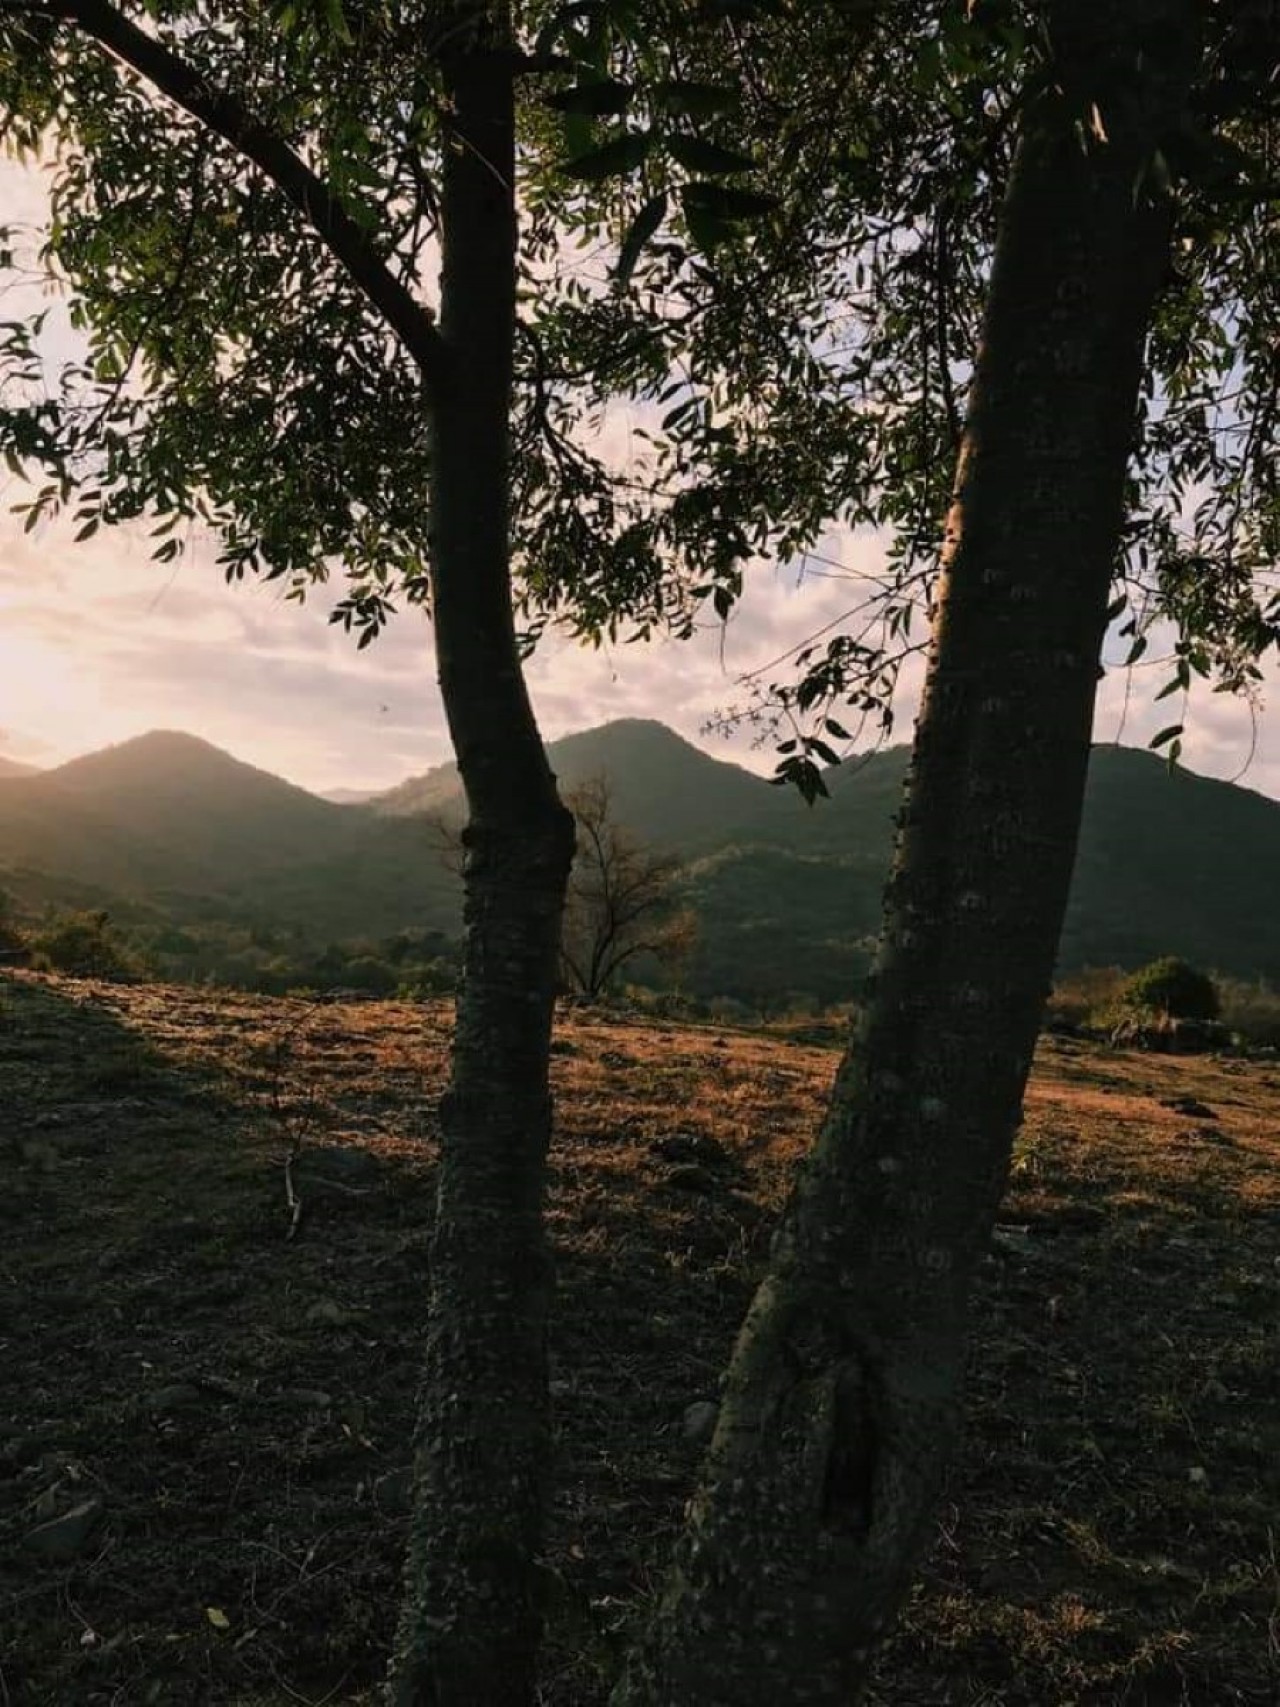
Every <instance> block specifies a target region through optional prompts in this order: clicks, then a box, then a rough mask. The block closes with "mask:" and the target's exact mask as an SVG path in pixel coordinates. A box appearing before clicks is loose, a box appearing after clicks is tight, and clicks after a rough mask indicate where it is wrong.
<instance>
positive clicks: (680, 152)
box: [667, 136, 756, 175]
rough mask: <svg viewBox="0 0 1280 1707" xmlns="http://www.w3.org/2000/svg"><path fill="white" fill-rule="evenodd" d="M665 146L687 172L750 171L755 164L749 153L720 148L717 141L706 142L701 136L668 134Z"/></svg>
mask: <svg viewBox="0 0 1280 1707" xmlns="http://www.w3.org/2000/svg"><path fill="white" fill-rule="evenodd" d="M667 147H668V148H669V149H670V151H671V157H672V159H673V160H678V161H679V163H680V164H681V165H682V166H683V167H684V168H685V170H686V171H689V172H709V173H711V174H713V175H715V174H720V173H728V172H750V171H753V170H754V169H755V165H756V162H755V161H754V160H753V159H752V158H751V156H750V155H749V154H739V153H738V151H737V149H736V148H722V147H721V146H720V144H719V143H718V142H708V141H707V140H706V138H705V137H701V136H669V137H668V138H667Z"/></svg>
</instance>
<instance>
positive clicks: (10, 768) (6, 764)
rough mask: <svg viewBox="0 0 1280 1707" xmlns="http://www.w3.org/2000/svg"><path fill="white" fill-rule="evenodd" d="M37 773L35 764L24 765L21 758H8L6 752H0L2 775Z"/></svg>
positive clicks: (0, 772)
mask: <svg viewBox="0 0 1280 1707" xmlns="http://www.w3.org/2000/svg"><path fill="white" fill-rule="evenodd" d="M37 774H38V772H37V767H36V766H35V765H24V764H23V763H22V762H21V760H19V759H6V758H5V756H4V754H3V753H0V777H6V776H36V775H37Z"/></svg>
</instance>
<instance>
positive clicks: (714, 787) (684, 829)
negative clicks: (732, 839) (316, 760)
mask: <svg viewBox="0 0 1280 1707" xmlns="http://www.w3.org/2000/svg"><path fill="white" fill-rule="evenodd" d="M548 753H549V756H550V759H551V766H552V769H553V770H554V771H555V773H556V778H557V780H558V782H559V784H560V788H561V790H562V791H563V792H572V790H573V789H575V788H579V787H581V785H582V784H583V783H584V782H589V781H592V780H593V779H594V778H596V777H599V776H605V777H607V778H608V781H609V788H610V797H611V801H612V805H613V808H614V812H615V815H616V816H617V818H618V819H619V820H620V821H621V822H622V823H625V824H627V825H628V826H629V827H630V828H631V829H633V830H634V831H635V832H636V834H637V835H640V836H643V837H644V838H645V840H646V841H654V842H661V843H662V844H663V846H664V847H669V848H672V849H675V850H686V849H693V848H710V847H714V846H716V845H718V844H719V843H720V842H722V841H723V840H724V838H725V837H726V836H732V835H733V834H734V832H735V831H736V830H737V829H738V828H739V827H740V826H748V825H754V824H755V823H756V822H757V821H758V820H759V819H760V817H761V814H762V813H764V814H766V815H767V814H768V813H769V811H770V805H769V802H776V803H777V804H779V805H781V804H782V803H781V801H779V800H777V795H776V791H775V790H774V789H772V788H771V787H770V786H769V784H768V783H766V782H765V781H764V780H763V779H762V778H760V777H758V776H754V775H753V774H752V773H751V772H750V771H747V770H743V768H742V767H741V765H735V764H730V763H727V762H726V761H724V760H721V759H713V758H711V757H710V756H709V755H708V754H706V753H703V752H701V751H699V749H698V748H697V747H694V746H692V745H691V744H690V743H689V742H688V741H685V740H683V739H682V738H681V737H680V736H679V735H677V734H676V733H675V732H674V731H673V730H671V729H668V728H667V727H666V725H665V724H662V723H656V722H653V721H651V720H648V719H643V718H620V719H619V720H618V721H617V722H614V723H606V724H604V725H602V726H601V727H600V728H598V729H586V730H583V731H582V732H580V733H579V734H576V735H566V736H564V738H563V739H562V740H559V741H553V742H551V744H550V746H549V748H548ZM370 805H371V806H372V807H373V809H374V811H376V812H378V813H380V814H383V815H386V816H390V817H404V816H407V815H409V814H413V813H428V814H437V815H441V816H444V817H446V818H449V817H453V818H456V817H458V816H459V815H460V814H461V812H462V783H461V780H460V779H459V776H458V772H457V767H456V766H454V765H451V764H450V765H437V766H436V767H435V769H434V770H429V771H427V772H426V773H425V774H424V775H422V776H418V777H410V778H409V780H408V781H407V782H402V783H401V784H400V785H399V786H398V787H397V788H393V789H389V790H387V792H386V793H384V794H379V795H375V796H374V798H373V800H372V801H371V802H370Z"/></svg>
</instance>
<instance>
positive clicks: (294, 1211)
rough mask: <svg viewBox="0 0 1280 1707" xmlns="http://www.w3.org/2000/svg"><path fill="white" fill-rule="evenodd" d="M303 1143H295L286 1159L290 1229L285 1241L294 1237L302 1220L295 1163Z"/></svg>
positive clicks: (285, 1177) (285, 1188) (286, 1198)
mask: <svg viewBox="0 0 1280 1707" xmlns="http://www.w3.org/2000/svg"><path fill="white" fill-rule="evenodd" d="M301 1148H302V1146H301V1144H295V1145H294V1146H293V1148H292V1149H291V1150H290V1151H289V1154H288V1155H287V1156H286V1157H285V1159H284V1198H285V1202H286V1203H287V1204H288V1205H289V1211H290V1214H289V1231H288V1232H287V1233H286V1234H285V1236H284V1237H285V1243H286V1244H288V1242H289V1240H290V1239H292V1238H293V1236H294V1234H295V1233H296V1232H297V1231H298V1226H299V1224H300V1223H301V1221H302V1199H301V1198H300V1197H299V1196H298V1194H297V1192H296V1191H295V1190H294V1189H293V1164H294V1162H295V1161H296V1160H297V1157H298V1152H299V1151H300V1150H301Z"/></svg>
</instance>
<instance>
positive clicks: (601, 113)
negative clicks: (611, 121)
mask: <svg viewBox="0 0 1280 1707" xmlns="http://www.w3.org/2000/svg"><path fill="white" fill-rule="evenodd" d="M630 100H631V85H630V84H629V83H619V82H618V81H617V80H616V79H615V78H612V77H602V78H599V79H597V80H596V81H595V82H592V83H575V84H574V86H573V88H571V89H558V90H557V91H556V93H555V94H554V95H548V96H547V105H548V106H549V107H554V108H555V110H556V111H557V112H558V113H585V114H586V115H588V116H589V117H591V118H606V117H609V116H611V115H613V114H616V113H625V112H626V110H627V107H628V105H629V103H630Z"/></svg>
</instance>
